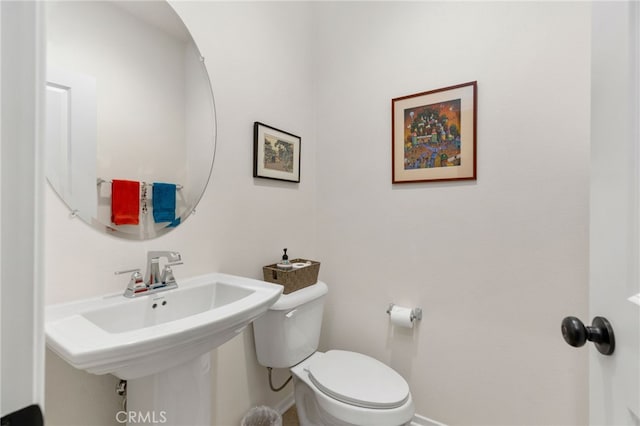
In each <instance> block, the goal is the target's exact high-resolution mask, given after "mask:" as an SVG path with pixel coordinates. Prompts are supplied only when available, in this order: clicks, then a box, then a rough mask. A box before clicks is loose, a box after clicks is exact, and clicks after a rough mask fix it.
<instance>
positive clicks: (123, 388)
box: [116, 380, 127, 411]
mask: <svg viewBox="0 0 640 426" xmlns="http://www.w3.org/2000/svg"><path fill="white" fill-rule="evenodd" d="M116 393H117V394H118V395H120V396H121V397H122V411H127V381H126V380H120V382H118V384H117V385H116Z"/></svg>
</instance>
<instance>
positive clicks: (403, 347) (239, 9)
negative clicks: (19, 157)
mask: <svg viewBox="0 0 640 426" xmlns="http://www.w3.org/2000/svg"><path fill="white" fill-rule="evenodd" d="M175 8H176V9H177V11H178V12H179V13H180V15H181V16H182V18H183V19H184V20H185V23H186V24H187V26H188V27H189V28H190V30H191V31H192V34H193V37H194V39H195V40H196V42H197V43H198V45H199V47H200V49H201V51H202V54H203V55H204V56H205V58H206V63H207V66H208V68H209V72H210V75H211V79H212V81H213V90H214V93H215V96H216V108H217V118H218V150H217V153H216V164H215V167H214V171H213V181H212V182H211V184H210V186H209V188H208V189H207V192H206V194H205V196H204V198H203V200H202V202H201V204H200V205H199V206H198V209H197V210H198V212H197V214H196V215H195V216H193V217H191V218H190V219H189V220H188V221H186V223H185V224H183V225H181V226H180V227H179V228H178V230H177V231H176V232H172V233H170V234H168V235H166V236H163V237H161V238H159V239H157V240H152V241H150V242H131V241H121V240H115V239H111V238H107V237H105V236H104V235H101V234H99V233H97V232H95V231H94V230H92V229H90V228H88V227H87V226H85V225H84V224H82V223H80V222H79V221H77V220H72V219H69V218H68V212H67V210H66V209H65V208H64V206H63V205H61V203H60V202H59V201H58V199H57V198H56V197H55V196H54V195H52V194H51V192H50V191H49V193H48V198H47V203H48V204H47V206H48V209H49V211H48V214H47V247H46V248H47V253H48V262H47V275H48V282H47V296H48V297H47V300H48V302H49V303H51V302H59V301H65V300H72V299H77V298H82V297H87V296H92V295H98V294H102V293H105V292H107V291H118V290H120V289H122V288H124V285H125V284H126V278H125V279H118V278H117V277H114V276H113V275H112V273H113V271H114V270H118V269H125V268H131V267H134V266H141V265H142V263H143V261H144V254H145V251H146V250H148V249H173V250H178V251H180V252H181V253H182V254H183V257H184V259H185V265H183V266H181V267H180V268H175V269H176V275H177V277H178V279H179V278H180V276H189V275H195V274H198V273H204V272H208V271H215V270H218V271H224V272H229V273H236V274H241V275H247V276H251V277H259V276H260V267H261V265H264V264H266V262H271V261H273V260H274V258H276V259H277V258H278V256H279V253H280V249H281V248H283V247H288V248H289V249H290V250H289V252H290V253H291V254H292V255H294V256H298V255H300V256H303V257H310V258H314V259H319V260H320V261H321V262H322V268H321V277H322V278H323V279H324V280H325V281H326V282H327V283H328V285H329V287H330V293H329V300H328V303H327V307H326V313H325V328H324V333H323V340H322V346H323V348H324V349H326V348H330V347H331V348H346V349H354V350H358V351H362V352H364V353H367V354H370V355H372V356H374V357H376V358H378V359H381V360H383V361H385V362H387V363H389V364H390V365H391V366H392V367H394V368H395V369H397V370H398V371H399V372H400V373H401V374H403V375H404V376H405V377H406V378H407V379H408V381H409V382H410V385H411V388H412V392H413V395H414V398H415V401H416V407H417V411H418V413H419V414H422V415H424V416H427V417H430V418H433V419H436V420H439V421H442V422H445V423H449V424H452V425H453V424H474V425H479V424H574V425H577V424H585V423H586V421H587V418H586V412H587V385H586V375H585V372H586V368H587V358H586V353H587V352H586V351H579V350H575V349H572V348H569V347H568V346H566V344H565V343H564V342H563V341H562V338H561V335H560V330H559V328H560V326H559V324H560V321H561V319H562V318H563V317H564V316H566V315H570V314H575V315H578V316H586V312H587V307H586V306H587V290H586V283H587V254H588V239H587V228H588V225H587V211H588V210H587V209H588V163H589V153H588V152H589V142H588V141H589V125H588V123H589V121H588V120H589V78H590V75H589V61H590V57H589V36H590V32H589V25H590V24H589V23H590V14H589V6H588V5H587V4H581V3H570V4H568V3H567V4H562V3H561V4H548V3H546V4H545V3H513V4H511V3H432V2H428V3H397V4H396V3H393V4H392V3H364V2H358V3H323V2H319V3H315V4H308V3H298V2H292V3H288V2H282V3H264V2H257V3H245V2H237V3H226V2H211V3H203V2H200V3H198V2H177V3H176V4H175ZM471 80H477V81H478V100H479V104H478V118H479V122H478V181H476V182H465V183H456V182H451V183H437V184H416V185H398V186H393V185H392V184H391V164H390V162H391V159H390V153H391V141H390V135H391V128H390V115H391V112H390V100H391V99H392V98H394V97H397V96H402V95H407V94H411V93H416V92H420V91H424V90H429V89H434V88H438V87H443V86H447V85H451V84H456V83H462V82H467V81H471ZM256 120H257V121H262V122H264V123H267V124H270V125H273V126H275V127H278V128H282V129H284V130H287V131H290V132H292V133H294V134H298V135H301V136H302V182H301V183H300V184H299V185H295V184H290V183H278V182H273V181H267V180H264V181H263V180H257V179H253V178H252V177H251V172H250V170H251V162H252V151H251V149H252V124H253V121H256ZM392 301H393V302H395V303H398V304H401V305H407V306H421V307H422V308H423V309H424V319H423V321H422V323H421V324H420V325H419V327H418V328H417V329H416V330H414V332H413V334H407V333H401V332H400V333H398V332H396V331H394V330H392V329H389V328H388V317H387V315H386V314H385V309H386V307H387V304H388V303H389V302H392ZM53 356H54V355H51V354H49V358H50V359H51V357H53ZM212 360H213V369H214V377H215V379H214V380H215V383H214V392H213V394H214V395H213V401H212V404H213V405H212V407H213V419H214V420H213V421H214V424H215V425H232V424H238V423H239V420H240V418H241V417H242V414H243V413H244V412H245V411H246V410H247V409H248V408H249V407H250V406H253V405H256V404H258V403H266V404H274V403H276V402H277V401H279V400H280V398H282V395H281V394H273V393H271V392H270V391H268V387H267V384H266V380H265V379H266V377H265V376H266V371H265V369H264V368H262V367H259V366H258V365H257V362H256V360H255V355H254V347H253V342H252V336H251V332H250V331H248V332H245V333H244V335H243V336H242V337H240V338H236V339H234V340H232V341H230V342H228V343H227V344H225V345H223V346H222V347H220V348H219V349H218V350H217V351H215V352H214V353H213V355H212ZM47 367H48V372H47V379H50V378H51V377H52V375H54V374H55V375H56V378H57V379H58V380H62V381H63V382H65V383H67V384H68V383H75V385H76V386H71V387H70V388H71V389H76V390H78V389H83V390H82V392H80V391H77V392H78V393H77V394H72V393H68V394H63V393H61V392H59V393H58V392H56V391H55V388H54V386H55V384H54V383H51V384H50V385H49V387H48V394H47V397H48V398H47V403H48V406H51V405H52V404H55V406H56V407H64V406H72V404H73V405H76V404H81V405H82V404H87V406H88V407H92V406H93V407H96V410H94V411H95V413H102V414H99V415H96V416H95V417H92V418H91V423H92V424H96V425H102V424H113V419H112V418H110V416H109V414H108V411H107V410H101V409H99V408H98V407H97V406H98V405H99V404H103V405H104V404H106V403H109V404H112V405H114V404H116V403H117V399H115V397H114V396H112V395H110V392H111V391H109V390H108V389H109V387H110V386H108V385H107V384H105V383H104V380H107V381H108V380H109V378H106V379H105V378H99V377H94V376H89V375H82V374H80V373H76V372H74V371H70V370H67V369H70V367H66V365H65V364H64V363H63V362H48V364H47ZM282 373H283V372H282V371H279V372H278V374H282ZM279 379H280V377H278V378H277V380H279ZM49 412H50V413H52V410H50V411H49ZM90 412H91V410H88V412H87V413H90ZM88 415H89V414H84V415H83V416H84V423H86V422H87V421H88V420H87V416H88ZM80 417H82V416H80ZM48 424H50V425H56V424H65V425H71V424H83V421H82V419H80V420H78V419H76V420H74V421H69V420H68V419H65V418H64V413H62V412H60V411H58V413H57V414H56V417H55V418H53V413H52V416H50V417H49V418H48Z"/></svg>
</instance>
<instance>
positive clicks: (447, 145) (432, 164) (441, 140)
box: [391, 81, 477, 183]
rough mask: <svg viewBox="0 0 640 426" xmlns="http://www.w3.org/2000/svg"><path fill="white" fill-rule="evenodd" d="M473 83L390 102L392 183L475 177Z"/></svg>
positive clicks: (475, 102) (475, 90)
mask: <svg viewBox="0 0 640 426" xmlns="http://www.w3.org/2000/svg"><path fill="white" fill-rule="evenodd" d="M476 109H477V82H475V81H473V82H470V83H464V84H459V85H457V86H450V87H445V88H442V89H436V90H431V91H428V92H422V93H417V94H415V95H409V96H403V97H400V98H395V99H393V100H392V101H391V129H392V142H391V144H392V147H391V149H392V154H391V164H392V165H391V172H392V181H393V183H409V182H427V181H446V180H456V179H466V180H475V179H476Z"/></svg>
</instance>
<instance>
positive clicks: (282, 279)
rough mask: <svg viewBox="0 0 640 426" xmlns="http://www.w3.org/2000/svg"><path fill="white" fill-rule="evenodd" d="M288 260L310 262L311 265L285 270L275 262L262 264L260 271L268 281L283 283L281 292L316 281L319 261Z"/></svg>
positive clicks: (290, 290) (293, 289) (284, 292)
mask: <svg viewBox="0 0 640 426" xmlns="http://www.w3.org/2000/svg"><path fill="white" fill-rule="evenodd" d="M290 262H291V263H299V262H302V263H305V262H311V265H309V266H305V267H304V268H299V269H290V270H287V271H285V270H282V269H279V268H278V267H277V264H275V263H274V264H273V265H267V266H263V267H262V272H263V274H264V280H265V281H267V282H270V283H274V284H280V285H283V286H284V291H283V294H289V293H291V292H294V291H296V290H300V289H303V288H305V287H309V286H310V285H313V284H315V283H317V282H318V272H320V262H316V261H315V260H307V259H293V260H291V261H290Z"/></svg>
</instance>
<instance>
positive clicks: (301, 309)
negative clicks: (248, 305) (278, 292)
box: [253, 281, 327, 368]
mask: <svg viewBox="0 0 640 426" xmlns="http://www.w3.org/2000/svg"><path fill="white" fill-rule="evenodd" d="M326 294H327V285H326V284H325V283H323V282H322V281H318V282H317V283H316V284H313V285H311V286H309V287H305V288H303V289H301V290H297V291H294V292H291V293H289V294H283V295H282V296H280V298H279V299H278V300H277V301H276V303H274V304H273V305H272V306H271V307H270V308H269V310H267V312H266V313H265V314H264V315H262V316H261V317H259V318H258V319H256V320H255V321H254V322H253V336H254V339H255V342H256V354H257V356H258V362H259V363H260V364H261V365H263V366H265V367H273V368H289V367H293V366H294V365H296V364H298V363H299V362H301V361H302V360H304V359H305V358H307V357H308V356H310V355H311V354H312V353H314V352H315V351H316V350H317V349H318V342H319V340H320V329H321V327H322V309H323V307H324V298H325V295H326Z"/></svg>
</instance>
